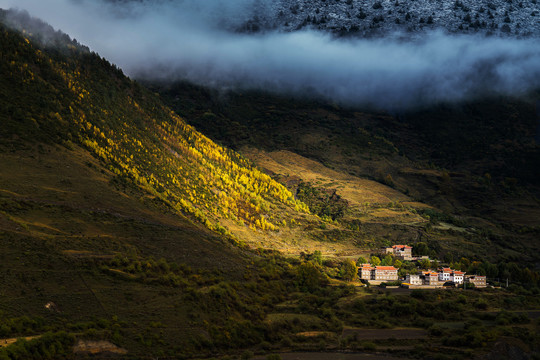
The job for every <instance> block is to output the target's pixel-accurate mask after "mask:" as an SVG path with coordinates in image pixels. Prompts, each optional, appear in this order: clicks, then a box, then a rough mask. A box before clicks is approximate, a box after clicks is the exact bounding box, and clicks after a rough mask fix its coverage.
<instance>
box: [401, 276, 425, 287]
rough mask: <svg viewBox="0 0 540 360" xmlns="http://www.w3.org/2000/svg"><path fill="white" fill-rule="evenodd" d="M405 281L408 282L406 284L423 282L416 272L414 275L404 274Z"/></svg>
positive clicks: (420, 283)
mask: <svg viewBox="0 0 540 360" xmlns="http://www.w3.org/2000/svg"><path fill="white" fill-rule="evenodd" d="M405 282H406V283H408V284H411V285H422V284H423V281H422V278H421V277H420V275H418V274H416V275H410V274H408V275H407V276H405Z"/></svg>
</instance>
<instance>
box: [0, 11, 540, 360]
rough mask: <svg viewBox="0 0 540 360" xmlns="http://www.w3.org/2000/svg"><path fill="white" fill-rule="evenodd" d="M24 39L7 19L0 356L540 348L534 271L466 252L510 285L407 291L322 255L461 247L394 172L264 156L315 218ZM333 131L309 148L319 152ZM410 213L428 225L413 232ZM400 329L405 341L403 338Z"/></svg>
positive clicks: (90, 65) (122, 88)
mask: <svg viewBox="0 0 540 360" xmlns="http://www.w3.org/2000/svg"><path fill="white" fill-rule="evenodd" d="M31 24H32V22H31ZM28 32H30V33H32V32H33V30H29V31H28V30H27V33H28ZM27 33H22V34H25V35H21V34H20V33H18V32H14V31H11V30H8V29H7V28H5V27H3V26H0V40H1V41H0V50H1V51H0V95H1V96H0V102H1V103H0V105H1V106H0V123H1V124H2V127H0V131H1V132H0V140H1V141H0V164H1V167H0V169H1V171H0V359H2V360H4V359H59V358H61V359H80V358H109V357H123V358H136V359H155V358H170V359H190V358H193V359H194V358H198V359H200V358H210V357H221V358H222V359H228V358H231V357H240V356H241V357H242V358H251V357H253V355H254V353H257V354H258V355H259V354H261V355H264V356H266V355H267V354H271V353H272V352H283V351H294V352H295V353H294V356H295V357H296V356H298V354H299V353H297V352H298V351H311V352H313V351H316V352H317V351H318V352H321V351H324V352H323V353H322V354H321V355H320V356H323V357H324V358H329V357H332V356H337V357H341V356H342V355H343V353H342V352H343V351H344V350H345V351H354V352H358V351H363V352H367V353H369V354H361V355H360V356H362V357H365V356H371V352H373V349H374V348H376V349H377V352H380V351H387V352H388V357H391V356H393V354H395V353H396V352H399V353H400V355H404V356H408V357H414V358H433V357H435V356H438V353H439V352H440V349H441V347H442V346H444V347H445V348H447V347H448V348H451V349H452V352H453V355H452V356H453V357H455V358H463V359H465V358H470V357H471V356H472V355H473V354H474V355H485V354H489V353H490V352H491V347H493V346H494V344H495V346H498V347H503V348H504V349H506V352H508V353H512V352H516V351H517V352H518V353H519V354H528V353H535V352H536V353H537V352H538V345H537V344H539V343H540V342H539V341H538V331H537V330H538V326H537V324H535V323H534V322H531V321H530V319H532V318H534V317H535V316H536V315H537V313H538V312H537V311H535V310H536V309H538V306H539V299H538V296H537V294H538V289H537V287H535V286H537V284H538V281H539V277H538V274H537V273H535V272H532V271H530V270H528V269H526V268H525V269H523V268H522V266H521V267H520V266H518V265H517V264H515V263H514V264H506V263H503V262H501V263H499V266H496V265H495V264H490V263H489V262H486V261H484V262H480V261H469V260H468V259H460V260H459V261H460V263H459V265H457V266H460V267H461V268H465V267H466V268H467V271H470V272H471V273H474V272H477V271H488V270H489V272H490V274H496V275H498V274H499V273H500V274H501V276H510V278H511V282H512V283H511V287H510V288H509V289H505V290H494V289H487V290H485V291H474V290H471V289H468V290H467V291H447V290H444V291H443V290H441V291H436V292H422V291H420V292H413V293H412V295H411V296H407V295H405V296H401V295H400V296H394V295H392V294H391V293H390V291H391V290H387V291H385V292H384V293H383V292H382V291H379V290H376V289H373V288H364V287H360V286H358V287H356V286H352V285H360V284H359V283H357V282H351V281H350V280H351V279H350V278H349V277H348V276H347V274H346V272H345V271H344V269H346V268H347V267H348V268H351V265H352V268H353V269H354V264H353V263H351V262H350V261H346V262H343V263H341V262H340V259H335V258H332V257H330V256H325V257H324V258H323V257H322V256H321V254H320V253H317V252H315V250H320V249H322V248H323V247H326V249H328V252H329V253H330V252H332V254H334V253H336V252H339V251H342V250H343V249H346V250H349V251H350V257H352V258H354V259H356V257H357V256H358V251H359V250H360V251H364V247H365V246H368V245H369V246H371V247H378V246H380V245H382V244H386V243H387V242H388V241H390V240H394V239H396V240H402V239H405V238H406V239H409V237H408V236H409V235H411V234H414V233H415V232H418V231H420V234H421V235H422V236H428V237H427V239H428V240H429V245H430V246H432V245H433V244H434V243H435V244H439V243H437V242H434V241H431V240H433V239H435V240H438V241H440V243H441V244H444V242H443V241H445V240H448V241H447V242H449V243H451V245H452V246H454V247H457V246H456V244H455V243H454V242H453V240H459V241H463V240H464V238H463V237H459V236H455V234H454V233H452V232H448V231H447V230H444V229H443V230H441V229H434V228H435V226H434V225H435V223H434V222H431V221H429V222H428V221H427V220H428V219H429V217H428V216H426V214H422V215H423V216H422V219H420V216H419V215H418V214H417V213H416V208H412V207H411V206H413V204H407V203H405V200H408V196H407V195H405V194H402V193H400V192H399V191H398V190H396V189H391V188H390V186H389V185H391V183H390V182H389V181H388V184H387V185H383V184H380V183H375V182H374V181H372V180H367V179H359V178H358V177H355V176H353V175H350V174H349V175H345V174H344V173H343V172H340V171H337V170H331V169H328V168H327V167H325V166H323V165H322V164H318V163H316V162H314V161H313V160H309V159H306V158H303V157H301V156H298V155H296V154H291V153H289V152H269V153H264V152H261V151H258V150H255V151H254V154H255V155H256V156H253V157H254V158H256V157H257V156H259V157H260V158H261V159H262V160H263V161H261V164H263V165H265V167H267V168H269V169H274V170H276V171H279V172H284V173H285V174H282V177H281V179H282V180H283V181H284V180H290V181H284V182H285V183H287V185H291V184H292V185H293V186H291V189H296V190H294V193H295V195H296V196H297V197H298V198H302V199H305V200H306V202H307V203H309V206H310V208H312V210H313V212H314V213H316V214H318V215H319V216H316V215H314V214H309V213H307V211H305V205H304V203H302V202H299V201H297V200H296V199H293V198H291V197H290V195H289V194H292V193H291V192H289V190H287V189H285V188H284V187H283V186H281V185H279V184H278V183H277V182H276V181H275V180H273V179H271V178H270V177H269V175H265V174H263V173H261V171H259V170H257V169H256V168H254V167H253V166H251V165H250V164H249V162H248V161H247V160H245V159H244V158H243V157H242V156H241V155H239V154H238V153H235V152H234V151H232V150H227V149H226V148H224V147H221V146H218V145H217V144H216V143H214V142H212V141H210V140H209V139H208V138H206V137H204V136H203V135H201V134H200V133H198V132H196V131H195V130H194V129H193V128H192V127H190V126H189V125H187V124H186V123H185V122H183V120H182V119H180V118H179V117H178V116H177V115H175V114H172V113H171V111H170V110H168V109H167V108H166V107H165V106H164V105H163V104H162V103H161V101H160V99H159V98H158V97H157V96H156V95H155V94H152V93H151V92H149V91H148V90H146V89H145V88H143V87H142V86H139V85H138V84H136V83H133V82H131V81H130V80H129V79H127V78H126V77H124V76H123V75H122V73H121V71H119V70H118V69H117V68H115V67H114V66H111V65H110V64H109V63H108V62H106V61H105V60H103V59H101V58H99V57H98V56H97V55H96V54H92V53H89V52H88V50H87V49H86V48H84V47H82V46H80V45H79V44H77V43H75V42H73V41H71V40H69V38H66V37H65V36H63V35H62V34H60V33H58V34H56V35H54V34H52V39H53V42H52V43H53V44H54V47H53V48H50V47H47V46H44V44H43V42H40V43H38V42H34V39H38V38H39V36H38V35H39V34H36V35H33V36H32V35H29V34H27ZM49 39H51V38H49ZM195 93H196V92H195ZM184 95H185V96H192V95H193V93H185V94H184ZM265 101H268V100H265ZM196 103H197V104H198V106H203V107H206V104H205V103H204V102H200V103H199V102H196ZM263 103H264V102H263ZM278 104H279V102H278ZM299 105H301V104H299ZM274 110H275V109H274ZM282 110H288V109H287V107H284V108H283V109H282ZM297 110H299V111H301V112H303V111H305V110H304V109H302V106H299V107H298V109H297ZM316 110H317V111H321V109H316ZM328 110H329V108H328V107H326V111H328ZM334 110H335V109H334ZM216 112H217V111H216ZM323 113H324V112H323ZM326 114H328V115H331V113H326ZM220 115H222V114H220ZM203 117H204V118H208V117H210V118H215V116H212V114H206V116H203ZM288 118H289V117H285V120H286V119H288ZM197 120H200V119H197ZM221 120H222V121H225V120H226V117H225V118H223V117H222V118H221ZM329 120H335V118H333V117H330V118H329ZM332 123H333V122H332V121H330V124H332ZM293 125H296V124H295V123H294V122H293ZM358 131H359V133H361V134H363V136H364V137H363V139H365V140H366V141H367V144H365V146H367V148H373V150H375V149H376V150H377V152H376V153H375V154H374V159H375V162H373V163H376V161H378V160H381V162H386V161H387V160H388V159H389V158H395V157H396V156H399V154H397V152H396V149H395V147H394V146H393V144H392V143H390V142H389V141H388V140H386V139H385V138H383V137H381V136H374V135H373V134H372V133H371V132H369V131H367V130H363V131H361V130H358ZM253 134H254V135H255V136H258V137H259V136H261V134H256V133H255V132H253ZM275 136H278V137H281V136H283V134H282V133H281V131H280V132H278V133H277V134H276V135H275ZM269 138H270V140H272V139H273V137H269ZM310 139H311V142H310V141H308V140H310ZM320 139H321V137H320V136H318V137H315V136H313V135H311V136H307V137H305V138H303V139H302V142H301V143H302V144H304V146H305V150H309V149H310V148H309V146H307V145H309V144H313V143H314V142H313V140H320ZM369 142H372V144H374V146H373V147H372V146H371V145H372V144H370V143H369ZM242 145H244V144H242ZM272 145H273V144H272V141H270V142H269V143H267V146H272ZM368 145H369V146H368ZM321 149H323V148H321ZM321 149H319V150H321ZM246 153H248V154H249V152H247V151H246ZM344 154H346V152H344ZM385 156H388V157H385ZM366 160H369V161H372V160H373V159H370V158H366ZM403 161H408V160H407V159H404V160H403ZM338 165H339V164H338ZM339 167H341V165H339ZM338 170H339V169H338ZM352 172H354V171H352ZM286 173H288V174H286ZM433 173H435V174H437V172H436V171H432V172H430V174H433ZM274 175H275V174H274ZM237 176H238V177H237ZM300 177H302V178H305V179H306V180H310V179H311V180H313V179H314V178H315V179H317V181H320V184H306V183H298V178H300ZM233 179H234V180H233ZM319 185H320V187H319ZM332 186H336V187H337V188H339V191H342V189H343V191H344V195H346V196H347V197H349V198H350V199H351V202H350V204H349V203H347V202H346V201H344V199H343V198H340V196H339V195H338V192H337V191H335V189H334V190H332ZM399 186H401V184H399ZM345 191H347V192H346V193H345ZM284 195H286V196H284ZM230 199H232V200H235V201H236V203H233V205H230V204H228V202H229V200H230ZM393 199H395V200H397V202H392V204H388V203H387V202H388V201H389V200H393ZM353 200H354V201H353ZM365 200H367V201H369V202H373V204H372V205H373V206H370V205H369V204H363V205H362V202H363V201H365ZM182 201H184V202H182ZM235 204H236V206H234V205H235ZM238 204H241V206H239V205H238ZM246 204H247V205H246ZM349 205H350V207H349ZM363 206H364V207H365V208H363ZM414 206H417V207H418V208H420V207H424V208H425V207H426V206H425V205H423V204H414ZM297 208H298V209H299V210H301V211H297V210H296V209H297ZM361 212H364V213H363V214H360V213H361ZM237 214H239V215H240V217H238V215H237ZM248 215H249V217H248ZM382 215H387V216H386V217H384V216H382ZM431 215H434V216H435V215H442V214H437V213H435V212H431ZM234 216H236V217H237V218H238V219H234ZM263 216H268V218H267V220H265V221H262V220H261V219H262V217H263ZM271 216H273V218H272V217H271ZM362 216H364V218H362ZM399 217H402V218H403V219H404V220H405V221H401V224H400V222H399ZM240 218H241V219H243V220H242V221H240ZM411 218H414V219H413V220H414V222H415V223H416V224H407V222H410V220H411ZM276 219H277V220H280V219H282V220H285V222H283V221H282V222H281V224H280V225H279V227H280V228H279V230H271V229H263V228H271V225H269V224H270V222H271V221H275V220H276ZM362 219H364V220H367V221H361V220H362ZM445 221H446V219H445ZM242 222H243V223H242ZM418 223H420V224H418ZM247 224H249V225H247ZM223 225H227V226H229V230H228V231H230V233H231V234H228V233H227V231H226V229H224V228H222V226H223ZM452 226H453V227H451V228H452V229H455V228H456V226H455V224H453V225H452ZM430 227H431V230H430ZM390 230H391V231H390ZM434 230H435V231H434ZM401 231H402V232H401ZM439 231H440V232H439ZM400 232H401V233H400ZM220 233H221V234H220ZM223 233H225V234H223ZM375 234H378V235H381V234H386V235H388V236H387V237H384V238H377V239H374V238H373V237H372V236H374V235H375ZM396 234H397V235H396ZM404 234H406V235H407V237H405V236H403V237H401V235H404ZM394 236H395V237H394ZM243 239H249V240H251V243H250V245H252V246H253V247H256V246H261V244H263V245H264V246H268V247H270V248H276V247H279V246H283V247H284V248H286V246H288V245H290V244H291V242H294V241H297V243H296V244H294V245H295V247H296V248H295V249H294V251H295V252H298V251H299V250H300V249H306V248H307V249H308V251H307V252H308V253H307V254H306V253H304V254H302V255H301V257H300V259H298V257H283V256H281V255H279V254H277V253H276V252H274V251H271V250H249V249H246V248H245V247H242V246H235V245H233V244H232V243H234V244H238V243H239V242H240V241H239V240H243ZM368 239H372V240H373V241H371V242H370V243H368V242H367V241H366V240H368ZM353 240H355V241H356V242H353ZM422 240H424V239H422ZM466 240H470V241H468V242H467V243H466V244H464V245H465V246H463V247H464V248H465V249H464V250H463V251H468V253H469V254H473V255H474V254H475V253H474V250H476V249H481V248H482V245H484V244H485V242H478V240H479V238H478V237H477V236H473V237H472V238H471V239H468V238H467V239H466ZM424 245H425V244H424ZM471 248H472V250H471ZM496 249H497V250H498V249H499V248H496ZM429 250H430V251H431V252H430V254H441V255H442V254H443V252H438V253H437V252H435V248H433V247H432V248H431V249H429ZM445 250H448V248H445ZM452 250H455V253H453V254H450V255H455V256H458V255H461V254H462V253H461V252H458V249H455V248H453V249H452ZM459 251H461V250H459ZM489 251H491V250H489ZM489 251H488V252H489ZM325 255H327V254H325ZM482 255H483V254H482ZM385 261H386V260H385ZM347 265H348V266H347ZM485 269H487V270H485ZM496 275H491V276H496ZM441 309H448V310H449V311H443V310H441ZM471 309H474V311H471ZM524 310H527V311H524ZM510 311H512V313H509V312H510ZM456 318H459V319H460V322H456ZM494 323H496V326H494ZM393 327H394V328H396V329H390V330H389V329H388V328H393ZM419 328H421V329H419ZM411 334H412V335H413V336H412V337H413V339H408V338H409V337H410V336H411ZM396 336H399V337H400V338H401V337H403V338H407V340H406V341H407V346H402V344H400V343H399V344H397V345H396ZM470 339H473V341H472V342H471V341H470ZM367 340H369V342H368V341H367ZM370 341H375V342H376V344H375V343H371V342H370ZM338 351H339V352H338ZM373 355H374V356H376V357H380V354H378V353H377V354H373ZM285 356H287V355H284V357H285ZM300 356H303V355H302V354H300ZM312 356H313V353H308V354H307V355H305V358H308V359H309V358H312Z"/></svg>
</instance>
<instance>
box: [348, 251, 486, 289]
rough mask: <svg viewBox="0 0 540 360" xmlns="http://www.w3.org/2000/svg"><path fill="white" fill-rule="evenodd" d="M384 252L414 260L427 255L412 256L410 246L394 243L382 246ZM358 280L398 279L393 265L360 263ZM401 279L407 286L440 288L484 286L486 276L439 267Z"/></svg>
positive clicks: (374, 281) (378, 281)
mask: <svg viewBox="0 0 540 360" xmlns="http://www.w3.org/2000/svg"><path fill="white" fill-rule="evenodd" d="M384 250H385V251H384V253H386V254H391V255H393V256H394V257H397V258H399V259H402V260H408V261H414V260H421V259H422V258H427V257H414V256H412V247H411V246H407V245H394V246H392V247H388V248H384ZM358 277H359V278H360V280H364V281H369V282H370V283H371V284H374V285H377V284H380V283H383V282H391V281H398V280H400V279H399V277H398V269H397V268H395V267H393V266H372V265H371V264H361V265H360V266H359V268H358ZM402 280H403V286H405V287H409V288H420V287H421V288H440V287H445V286H457V285H462V284H463V286H464V287H467V285H468V284H474V286H475V287H486V277H485V276H479V275H466V274H465V272H463V271H458V270H452V269H450V268H441V269H439V270H438V271H436V272H435V271H431V270H429V271H421V272H419V273H418V274H409V275H407V276H406V277H405V279H402Z"/></svg>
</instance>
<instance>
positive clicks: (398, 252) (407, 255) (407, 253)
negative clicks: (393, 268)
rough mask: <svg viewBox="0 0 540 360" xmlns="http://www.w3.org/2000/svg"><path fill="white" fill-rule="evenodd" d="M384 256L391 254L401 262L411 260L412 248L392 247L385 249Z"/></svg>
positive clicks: (404, 246)
mask: <svg viewBox="0 0 540 360" xmlns="http://www.w3.org/2000/svg"><path fill="white" fill-rule="evenodd" d="M385 253H386V254H392V255H394V256H395V257H397V258H400V259H401V260H409V261H410V260H413V256H412V247H411V246H407V245H393V246H392V247H388V248H385Z"/></svg>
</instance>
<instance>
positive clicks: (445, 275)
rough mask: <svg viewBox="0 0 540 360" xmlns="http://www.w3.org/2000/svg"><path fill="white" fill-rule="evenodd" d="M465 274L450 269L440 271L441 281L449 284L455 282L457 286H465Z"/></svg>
mask: <svg viewBox="0 0 540 360" xmlns="http://www.w3.org/2000/svg"><path fill="white" fill-rule="evenodd" d="M464 277H465V273H464V272H461V271H457V270H452V269H450V268H442V269H439V281H442V282H447V281H453V282H455V283H456V284H463V279H464Z"/></svg>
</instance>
